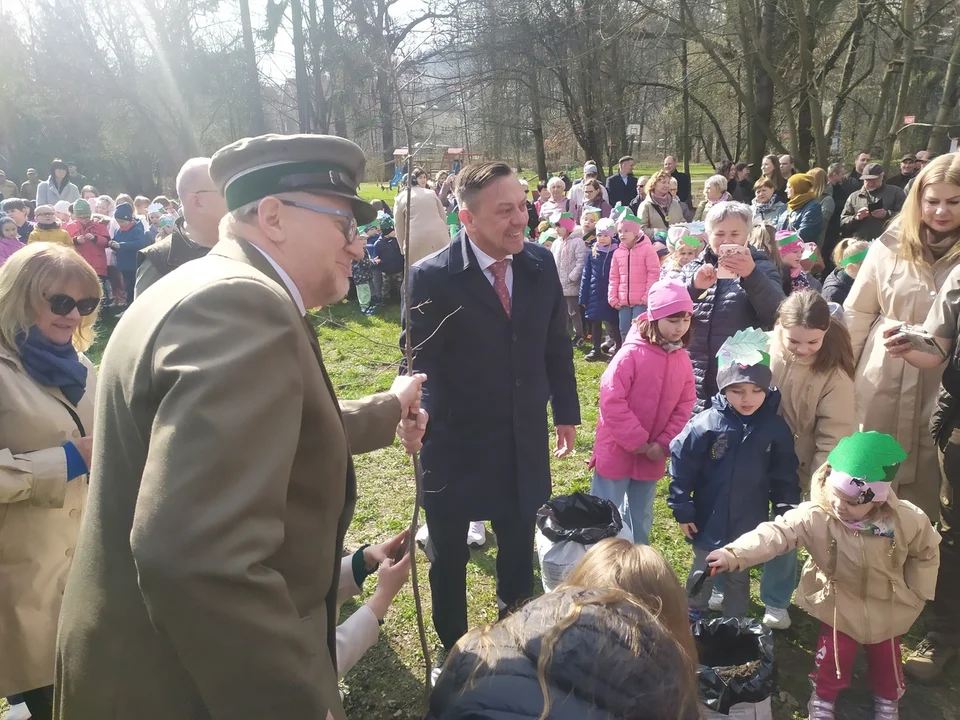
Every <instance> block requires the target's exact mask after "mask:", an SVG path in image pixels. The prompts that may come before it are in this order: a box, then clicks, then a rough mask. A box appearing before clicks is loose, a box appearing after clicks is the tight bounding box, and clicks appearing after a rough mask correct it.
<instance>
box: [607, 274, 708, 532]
mask: <svg viewBox="0 0 960 720" xmlns="http://www.w3.org/2000/svg"><path fill="white" fill-rule="evenodd" d="M692 317H693V301H692V300H691V299H690V293H689V292H687V289H686V287H685V286H683V285H681V284H679V283H674V282H670V281H668V280H661V281H658V282H656V283H654V284H653V287H652V288H650V294H649V304H648V307H647V310H646V313H645V315H643V316H641V317H640V318H639V319H638V320H637V321H636V323H635V325H634V327H633V328H632V329H631V330H630V332H629V333H628V335H627V337H626V339H625V340H624V343H623V348H621V350H620V351H619V352H618V353H617V355H616V356H615V357H614V359H613V362H611V363H610V366H609V367H608V368H607V369H606V371H605V372H604V373H603V378H602V379H601V380H600V416H599V417H598V419H597V439H596V442H594V445H593V457H592V458H591V459H590V467H592V468H593V470H594V474H593V484H592V486H591V488H590V493H591V494H592V495H596V496H597V497H601V498H604V499H606V500H610V501H611V502H612V503H613V504H614V505H616V506H617V507H618V508H619V509H620V514H621V515H622V516H623V520H624V522H625V523H626V524H627V525H628V526H629V527H630V530H631V532H632V533H633V541H634V542H637V543H642V544H643V545H649V544H650V529H651V528H652V527H653V500H654V497H655V496H656V494H657V481H658V480H659V479H660V478H662V477H663V475H664V472H665V470H666V457H667V452H668V451H669V448H670V443H671V441H672V440H673V439H674V438H675V437H676V436H677V434H678V433H679V432H680V431H681V430H682V429H683V426H684V425H685V424H686V422H687V420H689V419H690V413H691V412H692V411H693V404H694V402H695V401H696V399H697V391H696V387H695V385H694V380H693V365H692V364H691V363H690V356H689V355H687V351H686V350H684V348H685V347H686V345H687V343H689V342H690V319H691V318H692Z"/></svg>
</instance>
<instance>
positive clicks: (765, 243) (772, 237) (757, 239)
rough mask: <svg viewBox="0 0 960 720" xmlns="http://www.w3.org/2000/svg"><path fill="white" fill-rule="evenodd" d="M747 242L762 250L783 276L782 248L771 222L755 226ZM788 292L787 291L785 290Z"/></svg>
mask: <svg viewBox="0 0 960 720" xmlns="http://www.w3.org/2000/svg"><path fill="white" fill-rule="evenodd" d="M747 244H748V245H750V246H751V247H755V248H756V249H757V250H762V251H763V254H764V255H766V256H767V257H768V258H769V259H770V261H771V262H772V263H773V264H774V266H775V267H776V268H777V273H779V274H780V277H781V278H782V277H783V261H782V260H781V259H780V248H779V247H777V229H776V227H774V226H773V225H771V224H770V223H760V224H758V225H754V226H753V230H751V231H750V238H749V239H748V240H747ZM784 293H785V294H786V291H784Z"/></svg>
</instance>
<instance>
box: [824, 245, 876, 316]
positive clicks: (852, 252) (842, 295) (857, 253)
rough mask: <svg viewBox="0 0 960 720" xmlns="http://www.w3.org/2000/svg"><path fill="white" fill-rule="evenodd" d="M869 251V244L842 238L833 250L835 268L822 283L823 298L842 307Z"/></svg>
mask: <svg viewBox="0 0 960 720" xmlns="http://www.w3.org/2000/svg"><path fill="white" fill-rule="evenodd" d="M869 249H870V243H869V242H867V241H866V240H858V239H857V238H844V239H843V240H841V241H840V242H839V243H838V244H837V247H836V248H834V250H833V262H834V263H835V264H836V266H837V267H836V268H835V269H834V271H833V272H832V273H830V274H829V275H828V276H827V278H826V280H824V281H823V297H824V298H826V299H827V300H829V301H830V302H835V303H837V304H838V305H843V301H844V300H846V299H847V295H849V294H850V290H851V288H853V281H854V280H855V279H856V277H857V273H858V272H860V266H861V265H862V264H863V261H864V260H865V259H866V257H867V251H868V250H869Z"/></svg>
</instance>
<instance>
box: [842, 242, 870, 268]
mask: <svg viewBox="0 0 960 720" xmlns="http://www.w3.org/2000/svg"><path fill="white" fill-rule="evenodd" d="M868 252H870V248H868V247H865V248H864V249H863V250H861V251H860V252H857V253H854V254H853V255H851V256H850V257H847V258H844V259H843V260H841V261H840V267H847V265H854V264H855V263H861V262H863V261H864V260H866V259H867V253H868Z"/></svg>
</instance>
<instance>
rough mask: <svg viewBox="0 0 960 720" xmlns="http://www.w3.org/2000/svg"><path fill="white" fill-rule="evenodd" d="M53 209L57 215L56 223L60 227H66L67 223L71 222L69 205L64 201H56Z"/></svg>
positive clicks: (71, 216)
mask: <svg viewBox="0 0 960 720" xmlns="http://www.w3.org/2000/svg"><path fill="white" fill-rule="evenodd" d="M53 209H54V211H55V212H56V214H57V222H58V223H60V224H61V225H66V224H67V223H68V222H72V221H73V214H72V211H71V205H70V203H68V202H67V201H66V200H58V201H57V204H56V205H54V206H53Z"/></svg>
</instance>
